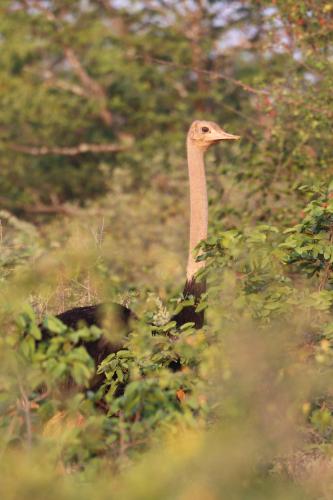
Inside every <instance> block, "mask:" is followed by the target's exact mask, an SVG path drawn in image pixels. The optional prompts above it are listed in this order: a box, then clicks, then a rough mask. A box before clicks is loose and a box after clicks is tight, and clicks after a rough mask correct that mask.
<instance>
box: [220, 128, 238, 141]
mask: <svg viewBox="0 0 333 500" xmlns="http://www.w3.org/2000/svg"><path fill="white" fill-rule="evenodd" d="M218 136H219V137H216V140H217V141H237V140H238V139H240V136H239V135H233V134H228V132H225V131H224V130H222V129H221V130H220V131H219V132H218Z"/></svg>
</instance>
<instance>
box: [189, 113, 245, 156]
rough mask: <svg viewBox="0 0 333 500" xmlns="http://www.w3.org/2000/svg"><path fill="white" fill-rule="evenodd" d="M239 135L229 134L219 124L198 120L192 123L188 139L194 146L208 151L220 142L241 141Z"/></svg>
mask: <svg viewBox="0 0 333 500" xmlns="http://www.w3.org/2000/svg"><path fill="white" fill-rule="evenodd" d="M239 138H240V137H239V135H233V134H228V133H227V132H225V131H224V130H223V129H222V128H221V127H220V126H219V125H217V123H214V122H209V121H206V120H196V121H194V122H193V123H192V125H191V127H190V130H189V132H188V136H187V139H188V141H189V143H190V144H191V145H192V146H195V147H197V148H199V149H201V150H203V151H206V150H207V149H208V148H209V147H210V146H212V145H213V144H217V143H218V142H220V141H230V140H236V139H239Z"/></svg>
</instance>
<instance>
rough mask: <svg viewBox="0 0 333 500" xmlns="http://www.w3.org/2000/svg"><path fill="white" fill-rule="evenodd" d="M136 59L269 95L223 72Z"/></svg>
mask: <svg viewBox="0 0 333 500" xmlns="http://www.w3.org/2000/svg"><path fill="white" fill-rule="evenodd" d="M136 58H137V59H145V60H146V61H147V60H148V61H150V62H153V63H156V64H160V65H162V66H170V67H173V68H180V69H187V70H189V71H193V72H194V73H197V74H204V75H208V76H212V77H214V78H217V79H220V80H227V81H229V82H231V83H233V84H234V85H236V86H237V87H241V88H242V89H243V90H246V91H247V92H250V93H252V94H266V95H267V94H269V92H268V91H267V90H263V89H262V90H258V89H255V88H253V87H251V86H250V85H248V84H247V83H244V82H242V81H240V80H237V79H235V78H232V77H231V76H227V75H226V74H224V73H221V72H217V71H211V70H208V69H200V68H196V67H192V66H189V65H187V64H180V63H175V62H172V61H165V60H164V59H158V58H156V57H152V56H149V55H138V56H136Z"/></svg>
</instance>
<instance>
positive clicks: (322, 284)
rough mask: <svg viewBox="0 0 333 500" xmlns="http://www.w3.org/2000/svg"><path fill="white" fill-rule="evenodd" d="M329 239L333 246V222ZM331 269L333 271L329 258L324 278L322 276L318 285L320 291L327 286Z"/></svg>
mask: <svg viewBox="0 0 333 500" xmlns="http://www.w3.org/2000/svg"><path fill="white" fill-rule="evenodd" d="M328 241H329V244H330V246H332V245H333V224H332V225H331V227H330V232H329V238H328ZM331 271H332V263H331V262H330V261H329V260H327V261H326V263H325V266H324V272H323V275H322V278H321V280H320V283H319V286H318V290H319V292H321V291H322V290H323V289H324V288H325V286H326V284H327V282H328V280H329V277H330V273H331Z"/></svg>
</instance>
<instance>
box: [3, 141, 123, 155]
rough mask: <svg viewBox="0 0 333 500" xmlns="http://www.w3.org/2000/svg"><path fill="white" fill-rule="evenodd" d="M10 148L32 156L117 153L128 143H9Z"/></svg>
mask: <svg viewBox="0 0 333 500" xmlns="http://www.w3.org/2000/svg"><path fill="white" fill-rule="evenodd" d="M9 147H10V149H12V150H13V151H18V152H19V153H25V154H28V155H32V156H46V155H59V156H76V155H81V154H85V153H117V152H119V151H124V150H125V149H127V148H128V145H124V146H121V145H119V144H86V143H82V144H78V145H77V146H69V147H66V146H65V147H61V146H24V145H21V144H13V143H12V144H9Z"/></svg>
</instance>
